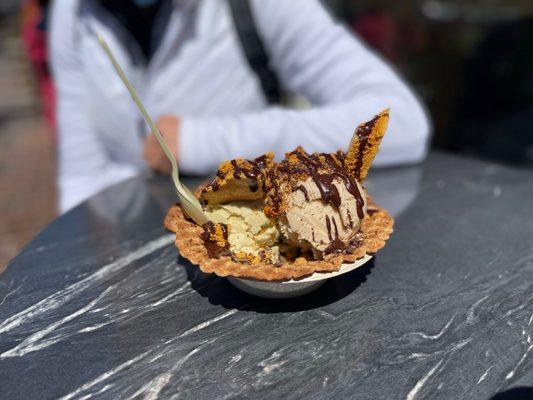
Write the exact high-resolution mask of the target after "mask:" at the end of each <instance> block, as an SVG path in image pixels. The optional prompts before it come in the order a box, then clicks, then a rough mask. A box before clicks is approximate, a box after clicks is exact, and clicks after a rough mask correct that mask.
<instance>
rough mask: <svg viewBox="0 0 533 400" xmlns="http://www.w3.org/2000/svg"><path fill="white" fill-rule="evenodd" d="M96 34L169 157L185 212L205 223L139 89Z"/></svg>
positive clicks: (197, 221)
mask: <svg viewBox="0 0 533 400" xmlns="http://www.w3.org/2000/svg"><path fill="white" fill-rule="evenodd" d="M96 36H97V37H98V41H99V42H100V45H101V46H102V48H103V49H104V51H105V53H106V54H107V56H108V57H109V60H110V61H111V63H112V64H113V67H114V68H115V71H116V72H117V74H118V76H119V77H120V79H121V80H122V82H123V83H124V85H125V86H126V89H128V92H129V93H130V96H131V98H132V99H133V101H134V102H135V104H136V105H137V108H138V109H139V111H140V113H141V115H142V116H143V118H144V120H145V121H146V123H147V124H148V126H149V127H150V129H151V130H152V132H153V133H154V135H155V137H156V139H157V141H158V143H159V145H160V146H161V148H162V149H163V152H164V153H165V155H166V156H167V158H168V159H169V161H170V164H171V166H172V174H171V176H172V182H174V186H175V187H176V192H177V193H178V197H179V199H180V203H181V206H182V207H183V210H184V211H185V213H186V214H187V215H188V216H189V217H191V218H192V219H193V220H194V222H196V223H197V224H198V225H203V224H205V223H206V222H208V221H209V219H208V218H207V216H206V215H205V213H204V211H203V210H202V206H201V205H200V202H199V201H198V199H197V198H196V197H195V196H194V195H193V194H192V192H191V191H190V190H189V188H188V187H187V186H185V185H184V184H182V183H181V181H180V177H179V171H178V163H177V162H176V158H175V157H174V154H172V152H171V151H170V149H169V148H168V146H167V144H166V142H165V139H163V136H161V132H159V129H157V127H156V126H155V124H154V121H152V118H150V116H149V115H148V112H147V111H146V108H145V107H144V105H143V103H142V102H141V99H139V96H138V95H137V91H136V90H135V88H134V87H133V86H132V85H131V83H130V81H129V80H128V78H127V77H126V74H125V73H124V70H123V69H122V67H121V66H120V64H119V63H118V61H117V59H116V58H115V56H114V55H113V53H112V52H111V49H110V48H109V46H108V45H107V42H106V41H105V39H104V38H103V37H102V35H100V34H99V33H96Z"/></svg>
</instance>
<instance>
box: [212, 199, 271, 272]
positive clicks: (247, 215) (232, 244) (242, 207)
mask: <svg viewBox="0 0 533 400" xmlns="http://www.w3.org/2000/svg"><path fill="white" fill-rule="evenodd" d="M205 213H206V214H207V216H208V217H209V219H210V220H211V221H213V222H217V223H221V224H225V225H227V226H228V231H229V232H228V235H227V242H228V244H229V250H230V251H231V252H232V253H233V254H234V255H235V258H236V259H238V260H240V261H246V262H249V263H251V264H255V263H258V262H260V261H266V262H270V263H276V262H278V260H279V247H278V246H277V244H278V241H279V237H280V232H279V229H278V225H277V223H276V221H275V220H273V219H271V218H269V217H267V216H266V215H265V213H264V212H263V203H262V202H261V201H234V202H230V203H226V204H217V205H213V206H210V207H208V208H206V210H205Z"/></svg>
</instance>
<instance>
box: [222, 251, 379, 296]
mask: <svg viewBox="0 0 533 400" xmlns="http://www.w3.org/2000/svg"><path fill="white" fill-rule="evenodd" d="M371 258H372V257H371V256H369V255H366V256H365V257H363V258H361V259H359V260H357V261H356V262H354V263H352V264H342V265H341V267H340V268H339V270H338V271H335V272H326V273H321V272H315V273H314V274H313V275H310V276H308V277H306V278H303V279H299V280H292V279H291V280H289V281H276V282H266V281H256V280H252V279H241V278H235V277H233V276H228V277H227V278H226V279H227V280H228V281H229V282H230V283H231V284H232V285H233V286H235V287H236V288H238V289H240V290H242V291H243V292H246V293H249V294H252V295H254V296H259V297H266V298H269V299H289V298H291V297H298V296H303V295H304V294H307V293H309V292H312V291H313V290H315V289H318V288H319V287H320V286H321V285H323V284H324V283H325V282H326V281H327V280H328V279H329V278H333V277H335V276H339V275H342V274H345V273H347V272H350V271H353V270H354V269H356V268H359V267H360V266H362V265H363V264H365V263H366V262H367V261H368V260H370V259H371Z"/></svg>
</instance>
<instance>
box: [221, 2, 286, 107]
mask: <svg viewBox="0 0 533 400" xmlns="http://www.w3.org/2000/svg"><path fill="white" fill-rule="evenodd" d="M229 5H230V8H231V14H232V16H233V21H234V24H235V28H236V30H237V35H238V36H239V40H240V41H241V46H242V49H243V51H244V54H245V56H246V58H247V60H248V64H250V67H251V68H252V71H253V72H254V73H255V75H256V76H257V78H258V79H259V82H260V83H261V87H262V88H263V93H264V94H265V97H266V99H267V101H268V102H269V103H270V104H276V103H279V102H280V101H281V92H280V86H279V80H278V77H277V75H276V73H275V72H274V71H273V70H272V69H271V68H270V65H269V57H268V54H267V52H266V50H265V46H264V45H263V41H262V40H261V36H259V32H258V31H257V27H256V25H255V22H254V18H253V15H252V10H251V9H250V3H249V1H248V0H229Z"/></svg>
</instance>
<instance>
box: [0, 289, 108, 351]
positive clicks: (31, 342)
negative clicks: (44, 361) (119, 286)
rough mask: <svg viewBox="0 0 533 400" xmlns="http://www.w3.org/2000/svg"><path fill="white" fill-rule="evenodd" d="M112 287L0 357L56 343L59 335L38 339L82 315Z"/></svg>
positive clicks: (39, 348) (40, 348)
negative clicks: (43, 339)
mask: <svg viewBox="0 0 533 400" xmlns="http://www.w3.org/2000/svg"><path fill="white" fill-rule="evenodd" d="M113 289H114V287H113V286H110V287H108V288H107V289H106V290H104V291H103V292H102V293H101V294H100V295H99V296H98V297H97V298H96V299H94V300H93V301H91V302H90V303H89V304H87V305H86V306H85V307H82V308H80V309H79V310H77V311H76V312H73V313H72V314H69V315H67V316H65V317H63V318H61V319H59V320H57V321H56V322H54V323H52V324H50V325H48V326H47V327H46V328H44V329H41V330H39V331H37V332H35V333H34V334H32V335H31V336H29V337H28V338H26V339H25V340H23V341H22V342H21V343H20V344H18V345H17V346H16V347H14V348H12V349H11V350H8V351H6V352H4V353H2V354H0V358H6V357H20V356H23V355H25V354H27V353H31V352H32V351H36V350H42V349H44V348H46V347H48V346H51V345H52V344H54V343H56V342H57V341H59V340H61V337H60V336H58V337H56V338H55V339H52V340H48V341H46V342H40V343H39V341H40V340H41V339H42V338H43V337H45V336H47V335H49V334H50V333H51V332H53V331H55V330H56V329H57V328H59V327H60V326H61V325H63V324H66V323H67V322H69V321H72V320H73V319H74V318H76V317H78V316H80V315H82V314H83V313H85V312H87V311H88V310H90V309H91V308H92V307H93V306H94V305H95V304H96V303H98V302H99V301H100V299H101V298H102V297H104V296H105V295H106V293H109V292H110V291H112V290H113Z"/></svg>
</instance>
